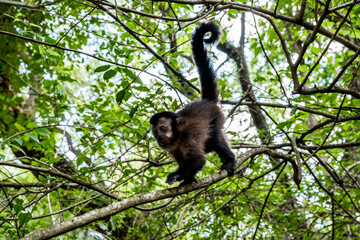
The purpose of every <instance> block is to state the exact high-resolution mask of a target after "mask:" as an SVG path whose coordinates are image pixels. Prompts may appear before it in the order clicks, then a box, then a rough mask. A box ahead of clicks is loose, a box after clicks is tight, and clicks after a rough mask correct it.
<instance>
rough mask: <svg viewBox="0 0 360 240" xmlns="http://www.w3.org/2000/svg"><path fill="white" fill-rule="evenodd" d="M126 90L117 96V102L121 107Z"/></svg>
mask: <svg viewBox="0 0 360 240" xmlns="http://www.w3.org/2000/svg"><path fill="white" fill-rule="evenodd" d="M125 92H126V91H125V90H121V91H119V92H118V93H117V94H116V102H117V104H118V105H120V104H121V103H122V101H123V99H124V97H125Z"/></svg>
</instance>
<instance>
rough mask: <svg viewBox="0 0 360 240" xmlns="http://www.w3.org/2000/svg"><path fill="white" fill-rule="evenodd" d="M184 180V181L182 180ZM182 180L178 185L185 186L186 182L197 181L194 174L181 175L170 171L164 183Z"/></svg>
mask: <svg viewBox="0 0 360 240" xmlns="http://www.w3.org/2000/svg"><path fill="white" fill-rule="evenodd" d="M183 180H184V181H183ZM178 181H183V182H182V183H180V185H179V187H182V186H185V185H187V184H191V183H193V182H195V183H196V182H197V181H196V180H195V178H194V176H182V175H181V174H179V173H178V172H174V173H170V174H169V176H168V177H167V179H166V183H167V184H169V185H171V184H173V183H174V182H178Z"/></svg>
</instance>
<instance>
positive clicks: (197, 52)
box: [191, 22, 221, 101]
mask: <svg viewBox="0 0 360 240" xmlns="http://www.w3.org/2000/svg"><path fill="white" fill-rule="evenodd" d="M207 32H210V33H211V36H210V37H209V38H206V39H204V36H205V34H206V33H207ZM220 35H221V31H220V27H219V26H218V25H216V24H215V23H213V22H204V23H202V24H201V25H199V26H198V27H197V28H196V29H195V32H194V33H193V36H192V40H191V45H192V52H193V57H194V61H195V64H196V66H197V68H198V72H199V77H200V83H201V94H202V99H207V100H210V101H218V100H219V90H218V81H217V79H216V74H215V71H214V68H213V66H212V64H211V62H210V58H209V56H208V53H207V50H206V48H205V46H204V42H205V43H207V44H213V43H216V42H217V41H218V40H219V38H220Z"/></svg>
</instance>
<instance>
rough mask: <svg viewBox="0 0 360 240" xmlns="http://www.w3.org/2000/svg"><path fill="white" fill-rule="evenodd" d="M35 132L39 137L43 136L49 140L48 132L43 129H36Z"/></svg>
mask: <svg viewBox="0 0 360 240" xmlns="http://www.w3.org/2000/svg"><path fill="white" fill-rule="evenodd" d="M36 132H38V133H40V134H41V135H44V136H46V137H48V138H50V134H49V132H48V130H46V129H44V128H38V129H36Z"/></svg>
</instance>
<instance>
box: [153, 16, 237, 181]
mask: <svg viewBox="0 0 360 240" xmlns="http://www.w3.org/2000/svg"><path fill="white" fill-rule="evenodd" d="M208 31H210V32H211V33H212V36H211V38H210V39H211V41H210V40H207V42H214V41H215V40H216V39H218V38H219V34H220V30H219V29H218V27H217V26H216V25H215V24H214V23H203V24H202V25H200V27H199V28H197V30H196V31H195V33H194V35H193V41H192V45H193V54H194V59H195V63H196V65H197V67H198V70H199V74H200V82H201V88H202V99H201V100H198V101H195V102H192V103H190V104H189V105H187V106H185V107H184V108H183V109H181V110H179V111H178V112H168V111H165V112H161V113H157V114H155V115H153V116H152V117H151V119H150V123H151V129H152V132H153V135H154V137H155V139H156V141H157V142H158V144H159V146H160V147H162V148H163V149H164V150H166V151H168V152H169V153H170V154H171V156H172V157H173V158H174V159H175V161H176V162H177V164H178V165H179V169H178V170H177V171H176V172H174V173H171V174H170V175H169V176H168V178H167V181H166V182H167V183H169V184H172V183H174V182H176V181H183V182H182V185H184V184H188V183H191V182H194V181H196V180H195V174H196V173H197V172H198V171H199V170H201V168H202V167H203V166H204V164H205V162H206V158H205V153H207V152H211V151H215V152H216V153H217V154H218V155H219V157H220V159H221V161H222V162H223V165H222V167H221V169H224V170H226V171H227V172H228V175H229V176H231V175H233V174H234V165H235V156H234V154H233V153H232V152H231V150H230V147H229V144H228V141H227V140H226V138H225V135H224V133H223V131H222V127H223V124H224V115H223V113H222V111H221V109H220V106H219V104H218V103H219V93H218V90H217V80H216V78H215V73H214V72H213V69H212V66H211V64H210V62H209V59H208V57H207V52H206V49H205V48H204V45H203V41H204V39H203V38H204V35H205V33H206V32H208Z"/></svg>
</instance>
